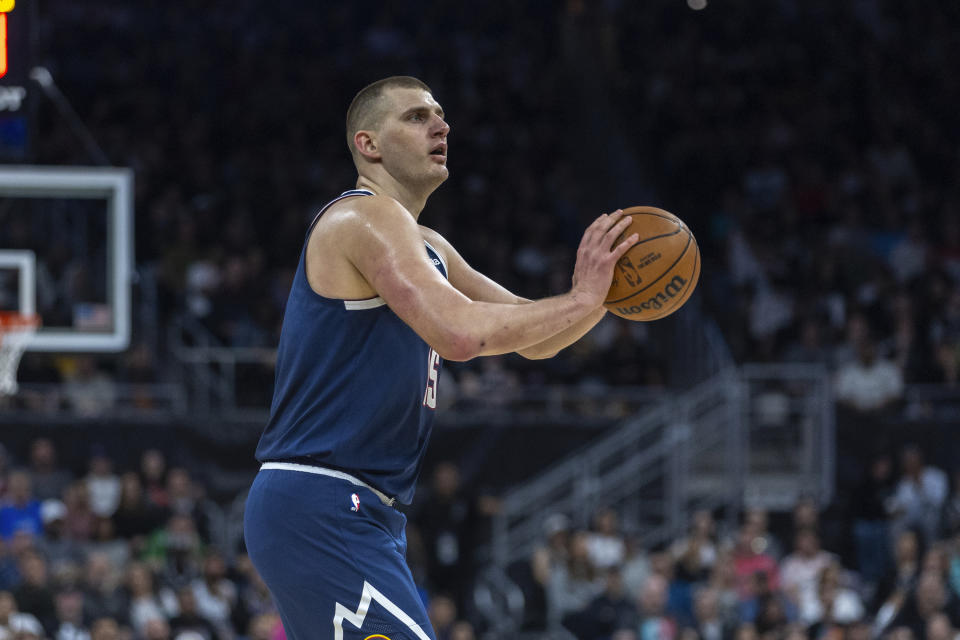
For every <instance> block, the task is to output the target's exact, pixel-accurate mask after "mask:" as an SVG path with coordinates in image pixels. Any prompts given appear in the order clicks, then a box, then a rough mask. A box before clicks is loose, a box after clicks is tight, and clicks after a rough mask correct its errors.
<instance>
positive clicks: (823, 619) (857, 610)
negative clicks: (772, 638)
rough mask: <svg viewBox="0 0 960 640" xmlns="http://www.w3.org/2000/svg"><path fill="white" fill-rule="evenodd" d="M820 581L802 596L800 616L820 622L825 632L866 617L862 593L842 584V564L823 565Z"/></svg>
mask: <svg viewBox="0 0 960 640" xmlns="http://www.w3.org/2000/svg"><path fill="white" fill-rule="evenodd" d="M816 581H817V584H816V588H815V589H814V590H813V591H812V592H810V591H805V592H804V595H803V596H802V597H801V600H800V606H799V617H800V620H801V621H802V622H803V624H804V625H806V626H812V625H820V627H821V629H820V632H819V633H820V634H822V633H825V631H826V629H827V628H829V627H832V626H834V625H838V626H841V627H846V626H848V625H851V624H853V623H854V622H858V621H859V620H861V619H862V618H863V616H864V613H865V611H864V606H863V602H862V601H861V600H860V596H859V595H857V593H856V592H855V591H854V590H852V589H849V588H846V587H844V586H843V585H842V584H841V569H840V565H838V564H836V563H832V564H829V565H827V566H825V567H823V569H821V571H820V574H819V575H818V576H817V578H816ZM818 635H819V634H818Z"/></svg>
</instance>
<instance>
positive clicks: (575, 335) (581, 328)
mask: <svg viewBox="0 0 960 640" xmlns="http://www.w3.org/2000/svg"><path fill="white" fill-rule="evenodd" d="M606 313H607V310H606V309H604V308H603V307H599V308H597V309H596V310H595V311H594V312H593V313H591V314H590V315H588V316H587V317H586V318H584V319H583V320H581V321H580V322H577V323H576V324H574V325H573V326H571V327H570V328H568V329H564V330H563V331H561V332H560V333H558V334H556V335H555V336H551V337H549V338H547V339H546V340H544V341H543V342H538V343H537V344H535V345H533V346H532V347H528V348H526V349H521V350H520V351H518V352H517V353H519V354H520V355H522V356H523V357H524V358H529V359H531V360H541V359H543V358H552V357H553V356H555V355H557V353H558V352H559V351H560V350H561V349H565V348H567V347H569V346H570V345H572V344H573V343H574V342H576V341H577V340H579V339H580V338H582V337H583V336H585V335H586V334H587V332H588V331H590V329H592V328H593V327H595V326H596V324H597V323H598V322H600V320H602V319H603V316H604V315H606Z"/></svg>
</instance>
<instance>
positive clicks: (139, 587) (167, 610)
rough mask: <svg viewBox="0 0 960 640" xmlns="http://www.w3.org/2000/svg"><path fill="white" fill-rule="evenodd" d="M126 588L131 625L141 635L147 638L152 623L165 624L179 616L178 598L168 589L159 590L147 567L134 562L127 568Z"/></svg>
mask: <svg viewBox="0 0 960 640" xmlns="http://www.w3.org/2000/svg"><path fill="white" fill-rule="evenodd" d="M126 587H127V593H128V594H129V602H130V604H129V612H128V616H129V619H130V625H131V626H132V627H133V629H134V631H136V632H137V633H139V634H140V635H143V636H146V632H147V628H148V625H149V624H150V622H151V621H153V620H162V621H164V622H165V621H166V620H167V619H169V618H172V617H173V616H175V615H177V613H178V612H177V601H176V596H174V594H173V593H172V592H171V591H170V590H169V589H167V588H159V589H158V588H157V586H156V584H155V580H154V577H153V574H152V573H151V572H150V569H149V568H148V567H147V565H145V564H143V563H141V562H132V563H130V564H129V565H128V566H127V580H126Z"/></svg>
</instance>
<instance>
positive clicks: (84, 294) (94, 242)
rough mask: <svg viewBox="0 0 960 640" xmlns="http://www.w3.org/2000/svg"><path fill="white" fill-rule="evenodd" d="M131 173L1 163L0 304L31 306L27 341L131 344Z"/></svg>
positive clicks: (80, 348)
mask: <svg viewBox="0 0 960 640" xmlns="http://www.w3.org/2000/svg"><path fill="white" fill-rule="evenodd" d="M133 274H134V271H133V172H132V171H131V170H129V169H115V168H90V167H40V166H26V165H0V310H8V311H20V312H22V313H36V314H38V315H39V316H40V317H41V318H42V321H43V326H42V327H41V328H40V330H39V331H37V334H36V335H35V336H34V338H33V339H32V341H31V343H30V346H29V350H31V351H48V352H59V351H65V352H117V351H123V350H124V349H126V348H127V347H128V346H129V344H130V331H131V327H130V324H131V290H130V289H131V282H132V278H133Z"/></svg>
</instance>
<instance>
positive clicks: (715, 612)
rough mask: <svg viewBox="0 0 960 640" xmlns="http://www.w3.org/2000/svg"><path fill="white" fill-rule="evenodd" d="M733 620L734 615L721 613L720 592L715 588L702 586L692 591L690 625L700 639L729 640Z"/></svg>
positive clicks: (734, 619) (732, 629)
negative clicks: (691, 619)
mask: <svg viewBox="0 0 960 640" xmlns="http://www.w3.org/2000/svg"><path fill="white" fill-rule="evenodd" d="M735 621H736V618H735V617H729V616H724V615H723V613H722V610H721V608H720V593H719V592H718V591H717V590H716V589H715V588H713V587H709V586H704V587H699V588H698V589H696V590H695V591H694V594H693V621H692V623H691V626H692V628H693V629H694V630H695V631H696V632H697V635H698V636H699V637H700V638H701V640H729V639H730V638H731V637H732V636H733V631H734V627H733V626H734V623H735Z"/></svg>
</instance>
